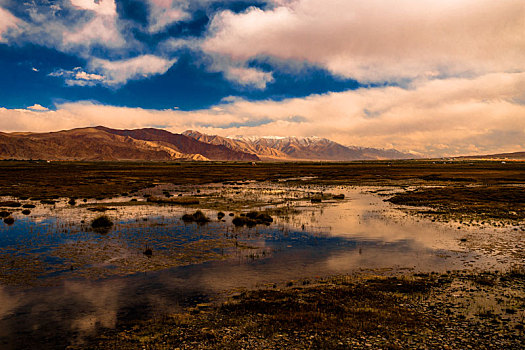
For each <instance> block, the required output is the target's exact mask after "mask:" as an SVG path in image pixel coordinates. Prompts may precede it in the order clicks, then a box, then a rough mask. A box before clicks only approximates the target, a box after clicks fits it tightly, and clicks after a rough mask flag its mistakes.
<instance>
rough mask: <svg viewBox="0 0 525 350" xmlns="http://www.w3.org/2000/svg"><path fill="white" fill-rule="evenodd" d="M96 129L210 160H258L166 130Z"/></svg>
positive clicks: (236, 150)
mask: <svg viewBox="0 0 525 350" xmlns="http://www.w3.org/2000/svg"><path fill="white" fill-rule="evenodd" d="M96 129H97V130H102V131H105V132H107V133H110V134H115V135H120V136H128V137H132V138H134V139H137V140H145V141H154V142H162V143H164V144H169V145H170V146H171V147H173V148H175V149H177V150H178V151H179V152H181V153H185V154H202V155H203V156H204V157H206V158H208V159H211V160H245V161H257V160H260V159H259V157H257V155H255V154H253V153H248V152H244V151H242V150H238V149H230V148H228V147H226V146H224V145H221V144H211V143H207V142H201V141H199V140H196V139H194V138H192V137H188V136H186V135H181V134H173V133H171V132H169V131H166V130H160V129H153V128H147V129H136V130H115V129H109V128H106V127H102V126H99V127H97V128H96Z"/></svg>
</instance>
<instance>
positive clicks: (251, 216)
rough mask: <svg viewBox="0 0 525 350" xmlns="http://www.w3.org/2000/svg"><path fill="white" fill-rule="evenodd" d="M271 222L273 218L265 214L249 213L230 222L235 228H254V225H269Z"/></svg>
mask: <svg viewBox="0 0 525 350" xmlns="http://www.w3.org/2000/svg"><path fill="white" fill-rule="evenodd" d="M272 222H273V218H272V217H271V216H270V215H268V214H266V213H258V212H256V211H251V212H249V213H248V214H246V215H242V214H241V216H237V217H235V218H234V219H233V220H232V223H233V224H234V225H235V226H238V227H241V226H248V227H254V226H255V225H267V226H268V225H270V224H271V223H272Z"/></svg>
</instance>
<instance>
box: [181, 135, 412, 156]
mask: <svg viewBox="0 0 525 350" xmlns="http://www.w3.org/2000/svg"><path fill="white" fill-rule="evenodd" d="M183 135H186V136H190V137H192V138H194V139H196V140H199V141H202V142H206V143H210V144H215V145H223V146H226V147H228V148H230V149H232V150H239V151H243V152H249V153H254V154H256V155H257V156H258V157H259V158H261V159H262V160H327V161H352V160H380V159H413V158H418V157H417V156H416V155H414V154H410V153H402V152H399V151H397V150H395V149H389V150H383V149H377V148H364V147H355V146H350V147H349V146H343V145H341V144H339V143H337V142H334V141H331V140H328V139H324V138H319V137H253V136H250V137H242V136H233V137H221V136H217V135H206V134H202V133H200V132H198V131H193V130H187V131H185V132H183Z"/></svg>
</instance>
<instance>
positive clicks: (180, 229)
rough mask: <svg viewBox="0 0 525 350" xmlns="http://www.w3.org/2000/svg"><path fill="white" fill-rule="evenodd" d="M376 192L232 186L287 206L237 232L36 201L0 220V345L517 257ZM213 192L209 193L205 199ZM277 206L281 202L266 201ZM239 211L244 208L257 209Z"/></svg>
mask: <svg viewBox="0 0 525 350" xmlns="http://www.w3.org/2000/svg"><path fill="white" fill-rule="evenodd" d="M157 190H160V191H162V190H166V188H162V187H161V188H158V189H157ZM370 190H372V189H370V188H328V189H327V188H320V187H319V188H317V187H285V186H283V185H273V186H270V185H268V184H253V183H252V184H249V185H244V186H241V187H239V186H237V187H235V188H234V189H230V190H228V191H226V192H227V193H226V197H227V198H233V195H235V196H236V197H237V198H238V197H242V198H244V199H250V198H251V199H253V201H252V202H251V203H252V204H253V203H255V202H257V203H258V204H257V205H256V206H255V209H257V210H261V209H265V208H270V209H275V208H276V207H277V208H281V209H286V210H282V214H281V215H274V222H273V223H272V224H271V225H270V226H256V227H253V228H246V227H244V228H235V227H234V226H233V225H232V223H231V220H232V217H230V216H228V215H226V217H225V218H224V222H222V221H218V220H217V219H216V217H217V212H218V210H211V209H203V212H204V213H205V214H206V215H207V216H208V217H210V218H212V219H213V220H212V221H211V222H209V223H207V224H205V225H199V224H196V223H190V224H187V223H184V222H182V221H181V220H180V217H181V216H182V214H184V213H191V212H194V211H195V209H190V208H184V207H180V206H162V205H160V206H159V205H150V204H147V203H140V202H137V203H133V205H132V206H129V205H118V203H115V202H119V201H120V202H127V201H129V198H117V199H112V200H105V201H103V202H104V203H106V205H107V206H108V207H111V208H114V210H109V211H107V212H106V213H105V214H106V215H108V216H109V217H111V218H112V219H113V220H114V222H115V225H114V227H113V228H112V229H111V230H109V231H108V232H107V233H105V234H100V233H96V232H93V231H92V230H91V229H90V227H89V223H90V222H91V220H93V218H95V217H96V216H98V215H100V213H94V212H92V211H89V210H88V208H89V205H88V204H93V203H88V204H86V205H83V206H81V207H78V206H76V207H72V206H69V205H66V201H67V200H66V199H64V200H62V201H61V202H59V203H57V204H56V205H54V206H52V205H51V206H50V205H39V206H38V207H37V208H35V209H31V210H32V213H31V214H30V215H29V216H23V215H22V214H20V213H19V212H16V211H15V213H14V214H13V215H14V216H15V218H16V221H15V223H14V224H13V225H11V226H8V225H5V224H3V223H2V224H0V237H1V240H0V264H1V266H2V276H3V282H2V284H3V285H0V345H1V347H2V348H24V347H28V346H32V345H34V344H39V347H40V348H46V347H49V348H56V347H57V344H59V345H60V346H67V345H70V344H81V343H82V341H83V339H84V337H85V336H87V335H90V334H94V333H95V332H96V331H97V329H99V328H100V327H105V328H112V327H115V326H116V325H117V324H121V323H125V322H126V321H130V320H133V319H137V318H143V317H150V316H155V315H157V316H160V315H163V314H166V313H169V312H170V311H175V310H177V309H178V308H179V307H180V306H185V305H192V304H196V303H200V302H205V301H208V300H209V299H210V298H214V297H216V296H218V295H224V292H226V294H227V293H228V292H231V291H235V290H238V289H239V288H252V287H256V286H268V285H269V286H272V285H273V284H274V283H277V284H278V285H281V284H283V283H285V282H287V281H291V280H293V281H296V282H295V283H301V282H300V281H299V280H301V279H304V278H308V279H315V278H317V277H320V276H327V275H333V274H346V273H353V272H356V271H363V270H367V271H370V272H372V273H374V272H385V271H389V270H395V271H403V270H407V271H410V272H413V271H446V270H454V269H465V268H466V269H483V270H487V269H500V270H501V269H505V267H506V266H508V265H509V264H511V263H512V256H511V255H507V254H505V253H504V252H501V251H498V252H487V251H484V250H476V249H473V248H472V246H470V245H467V244H465V243H464V242H462V241H461V240H460V239H461V238H463V237H467V236H468V237H469V239H471V237H478V238H479V239H483V237H486V236H487V232H489V231H490V233H492V234H493V233H494V232H495V231H497V230H495V229H493V228H489V227H484V226H469V227H467V226H461V228H460V229H458V224H457V223H447V224H444V223H439V222H432V221H431V220H430V219H425V218H421V217H416V216H413V215H410V214H407V213H406V212H404V211H402V210H398V209H396V207H395V206H392V205H391V204H389V203H387V202H384V201H383V199H384V198H385V197H381V196H378V195H376V194H372V193H369V191H370ZM187 191H188V192H192V193H193V194H195V189H190V190H187ZM216 191H218V187H214V186H211V187H206V188H205V187H203V188H202V191H200V192H199V194H200V195H206V194H211V193H214V192H216ZM321 191H325V192H331V193H344V194H345V199H344V200H324V201H323V202H322V203H311V202H310V200H309V199H308V196H310V195H311V194H319V193H320V192H321ZM239 192H240V193H239ZM224 194H225V192H224V191H223V193H222V195H224ZM223 197H224V196H223ZM303 197H304V199H302V200H301V198H303ZM223 199H224V198H223ZM292 199H293V200H292ZM272 200H275V202H276V203H279V204H265V205H263V204H261V203H262V202H268V203H269V202H270V201H272ZM234 207H235V209H234V210H232V212H236V213H240V212H247V211H250V210H252V209H253V206H252V208H249V207H250V206H249V205H245V206H244V207H243V206H240V207H239V206H234V205H233V204H232V208H234ZM240 208H241V209H240ZM290 208H292V209H294V210H290ZM225 212H226V214H228V213H229V212H230V211H225ZM499 230H500V231H502V232H503V231H504V230H505V229H504V228H501V229H499ZM145 247H149V248H151V249H152V251H153V256H152V257H151V258H148V257H147V256H145V255H144V254H143V251H144V249H145Z"/></svg>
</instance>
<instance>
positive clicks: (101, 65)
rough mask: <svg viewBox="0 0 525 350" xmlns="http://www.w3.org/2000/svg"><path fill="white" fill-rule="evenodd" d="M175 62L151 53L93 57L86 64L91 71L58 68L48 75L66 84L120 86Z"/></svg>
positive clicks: (150, 74) (165, 68) (153, 73)
mask: <svg viewBox="0 0 525 350" xmlns="http://www.w3.org/2000/svg"><path fill="white" fill-rule="evenodd" d="M175 62H176V59H171V60H168V59H165V58H162V57H157V56H153V55H143V56H138V57H134V58H130V59H127V60H118V61H109V60H104V59H101V58H94V59H92V60H91V61H90V62H89V65H88V66H89V70H90V71H91V73H89V72H86V71H84V70H83V69H82V68H80V67H76V68H75V69H73V70H64V69H60V70H58V71H55V72H53V73H50V74H49V75H50V76H52V77H61V78H64V80H65V82H66V84H67V85H70V86H93V85H96V84H98V83H101V84H104V85H108V86H120V85H123V84H125V83H127V82H128V81H129V80H135V79H144V78H147V77H150V76H153V75H157V74H164V73H166V72H167V71H168V69H170V67H171V66H172V65H173V64H174V63H175Z"/></svg>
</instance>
